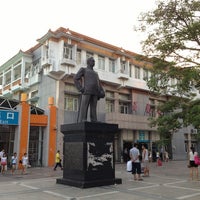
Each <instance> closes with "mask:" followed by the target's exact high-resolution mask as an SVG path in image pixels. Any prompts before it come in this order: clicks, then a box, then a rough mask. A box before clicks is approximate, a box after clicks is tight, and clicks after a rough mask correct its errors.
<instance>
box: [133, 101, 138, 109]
mask: <svg viewBox="0 0 200 200" xmlns="http://www.w3.org/2000/svg"><path fill="white" fill-rule="evenodd" d="M132 109H133V111H137V103H136V102H135V101H134V102H133V105H132Z"/></svg>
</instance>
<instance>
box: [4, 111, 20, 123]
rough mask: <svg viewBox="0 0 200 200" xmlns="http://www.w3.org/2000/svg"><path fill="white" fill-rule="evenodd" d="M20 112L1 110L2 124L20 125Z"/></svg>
mask: <svg viewBox="0 0 200 200" xmlns="http://www.w3.org/2000/svg"><path fill="white" fill-rule="evenodd" d="M18 119H19V112H17V111H12V110H0V124H4V125H18Z"/></svg>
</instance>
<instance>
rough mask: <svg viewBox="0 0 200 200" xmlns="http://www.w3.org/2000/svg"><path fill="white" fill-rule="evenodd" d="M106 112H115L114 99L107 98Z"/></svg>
mask: <svg viewBox="0 0 200 200" xmlns="http://www.w3.org/2000/svg"><path fill="white" fill-rule="evenodd" d="M106 112H107V113H111V112H114V101H113V100H106Z"/></svg>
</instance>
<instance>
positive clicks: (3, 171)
mask: <svg viewBox="0 0 200 200" xmlns="http://www.w3.org/2000/svg"><path fill="white" fill-rule="evenodd" d="M6 165H7V156H6V154H5V153H4V154H3V156H2V157H1V173H2V174H4V173H5V169H6Z"/></svg>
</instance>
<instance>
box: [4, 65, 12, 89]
mask: <svg viewBox="0 0 200 200" xmlns="http://www.w3.org/2000/svg"><path fill="white" fill-rule="evenodd" d="M10 83H11V70H10V69H9V70H8V71H7V72H6V73H5V84H6V85H8V84H10Z"/></svg>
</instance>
